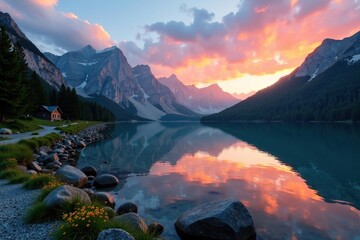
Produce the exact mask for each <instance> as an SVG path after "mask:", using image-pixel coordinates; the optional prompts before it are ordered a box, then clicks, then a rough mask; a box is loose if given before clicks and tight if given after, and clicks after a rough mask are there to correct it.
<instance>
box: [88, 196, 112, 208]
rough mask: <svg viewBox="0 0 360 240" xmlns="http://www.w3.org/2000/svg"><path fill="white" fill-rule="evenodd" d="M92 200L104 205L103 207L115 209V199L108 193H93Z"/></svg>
mask: <svg viewBox="0 0 360 240" xmlns="http://www.w3.org/2000/svg"><path fill="white" fill-rule="evenodd" d="M93 199H94V200H96V201H98V202H100V203H102V204H104V205H105V206H108V207H111V208H114V207H115V197H114V195H112V194H111V193H108V192H95V193H94V195H93Z"/></svg>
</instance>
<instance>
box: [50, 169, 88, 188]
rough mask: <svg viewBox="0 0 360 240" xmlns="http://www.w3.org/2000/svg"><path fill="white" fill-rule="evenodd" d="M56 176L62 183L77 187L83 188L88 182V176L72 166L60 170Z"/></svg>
mask: <svg viewBox="0 0 360 240" xmlns="http://www.w3.org/2000/svg"><path fill="white" fill-rule="evenodd" d="M55 176H56V177H58V178H59V179H60V180H61V181H63V182H65V183H68V184H72V185H73V186H75V187H83V186H84V185H85V184H86V183H87V181H88V179H87V176H86V175H85V174H84V173H83V172H82V171H80V170H79V169H77V168H76V167H73V166H70V165H65V166H63V167H61V168H59V170H57V171H56V174H55Z"/></svg>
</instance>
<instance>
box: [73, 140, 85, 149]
mask: <svg viewBox="0 0 360 240" xmlns="http://www.w3.org/2000/svg"><path fill="white" fill-rule="evenodd" d="M75 146H76V147H77V148H84V147H86V143H85V142H84V141H78V142H76V143H75Z"/></svg>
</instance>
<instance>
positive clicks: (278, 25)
mask: <svg viewBox="0 0 360 240" xmlns="http://www.w3.org/2000/svg"><path fill="white" fill-rule="evenodd" d="M356 5H358V4H357V2H356V1H340V0H267V1H264V0H244V1H241V3H240V4H239V6H238V9H237V11H236V12H233V13H229V14H227V15H226V16H223V18H222V20H221V21H213V19H214V14H213V13H209V12H207V11H206V10H205V9H196V8H193V9H190V10H189V11H190V12H192V16H193V21H192V22H191V23H190V24H185V23H184V22H176V21H170V22H165V23H164V22H157V23H153V24H149V25H147V26H146V27H145V29H146V32H145V33H144V34H141V36H145V38H144V39H143V41H144V43H145V44H144V47H142V48H140V47H138V46H137V45H136V44H134V43H133V42H122V43H120V47H121V48H122V49H123V51H124V52H125V55H126V56H127V57H128V59H129V60H130V62H131V63H132V64H138V63H147V64H150V65H151V66H152V67H153V68H154V69H155V70H154V73H155V75H157V76H163V75H167V73H168V72H170V71H171V69H172V70H173V72H175V73H176V74H177V75H178V76H179V77H180V79H182V80H184V81H185V82H187V83H199V82H216V81H219V80H226V79H233V78H237V77H239V76H242V75H244V74H252V75H262V74H272V73H275V72H277V71H281V70H283V69H290V68H295V67H297V66H299V65H300V64H301V62H302V61H303V60H304V58H305V57H306V55H307V54H309V53H310V52H311V51H312V50H313V49H314V48H315V47H317V46H318V45H319V44H320V43H321V41H322V40H323V39H325V38H336V39H341V38H344V37H347V36H350V35H351V34H354V33H355V32H356V31H359V30H360V25H359V22H360V12H359V6H356ZM146 33H151V34H154V33H155V34H157V36H158V38H157V39H156V40H153V39H152V38H148V37H147V36H146Z"/></svg>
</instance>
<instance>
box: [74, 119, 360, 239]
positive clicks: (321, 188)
mask: <svg viewBox="0 0 360 240" xmlns="http://www.w3.org/2000/svg"><path fill="white" fill-rule="evenodd" d="M322 126H323V125H321V126H315V125H311V126H310V127H308V126H307V125H306V126H305V125H300V127H299V126H298V125H296V126H288V125H286V124H281V125H276V124H256V125H252V124H244V125H242V124H236V127H230V125H226V126H225V127H226V129H224V130H226V131H227V132H229V133H231V134H234V136H231V135H229V134H227V133H225V132H222V131H220V130H219V129H215V128H212V127H203V126H201V125H199V124H186V123H176V124H175V123H174V124H167V126H166V127H165V126H164V125H162V124H159V123H152V124H143V125H136V124H120V125H115V129H114V132H113V138H112V139H107V140H105V141H102V142H99V143H97V144H94V145H90V146H89V147H88V148H87V149H85V151H84V154H83V156H82V157H81V158H80V160H79V165H80V166H82V165H81V164H83V165H95V166H96V167H99V168H98V169H100V171H104V172H111V173H113V174H115V175H117V176H120V177H124V178H126V179H123V180H122V181H121V182H122V183H123V184H124V185H123V186H119V187H118V188H117V189H120V190H117V191H116V198H117V205H119V204H121V203H123V202H126V201H134V202H136V203H137V204H138V205H139V211H140V214H142V215H144V216H145V217H146V218H147V219H156V220H158V221H159V222H161V223H163V224H164V225H165V226H166V228H165V231H166V232H165V235H174V234H175V232H174V227H173V224H174V222H175V219H176V218H177V217H178V216H179V215H180V214H182V213H183V212H184V211H186V210H188V209H190V208H191V207H194V206H197V205H199V204H201V203H204V202H208V201H211V200H219V199H225V198H233V199H238V200H241V201H242V202H243V203H244V204H245V205H246V206H247V207H248V208H249V211H250V213H251V214H252V216H253V218H254V222H255V225H256V229H257V231H258V232H259V233H260V234H261V236H263V238H264V239H355V238H356V237H357V236H360V214H359V211H358V210H356V209H355V208H353V207H351V206H348V205H341V204H337V203H326V202H324V200H323V197H324V198H325V199H326V197H327V196H331V197H332V199H340V200H347V201H350V202H352V203H357V202H356V201H352V200H354V199H355V200H356V199H357V198H356V196H357V192H356V191H358V190H357V189H356V186H359V181H358V177H357V176H354V174H353V173H352V172H351V171H347V170H351V169H352V168H351V165H350V164H347V165H345V169H346V171H345V170H344V169H343V168H340V166H342V165H341V164H339V163H338V162H337V161H338V159H344V160H346V161H347V162H349V163H352V162H351V160H352V157H353V156H354V154H353V153H357V151H359V150H354V146H355V145H356V143H357V142H356V141H357V140H356V139H358V138H359V137H357V138H356V137H355V141H353V138H352V137H351V131H350V133H349V131H348V130H347V129H343V128H342V127H341V128H332V127H326V126H325V127H322ZM355 132H356V131H353V133H355ZM335 133H336V134H335ZM235 136H236V137H235ZM324 136H326V137H324ZM356 136H357V135H356ZM238 138H242V139H244V140H245V141H246V142H244V141H240V140H239V139H238ZM324 139H325V140H326V141H325V140H324ZM339 139H340V140H341V141H339ZM358 140H359V139H358ZM358 142H359V141H358ZM248 143H250V144H251V145H250V144H248ZM342 143H346V144H345V145H346V146H342V145H341V144H342ZM327 150H328V152H326V151H327ZM330 155H331V156H330ZM274 156H276V157H274ZM104 160H107V161H109V164H103V161H104ZM352 161H353V160H352ZM283 162H285V163H287V164H289V165H285V164H283ZM309 163H311V164H309ZM329 163H330V164H329ZM97 164H98V165H97ZM354 166H356V165H354ZM294 169H295V170H296V171H295V170H294ZM357 169H358V168H357ZM352 171H353V172H355V171H354V169H352ZM349 172H351V173H352V174H348V173H349ZM129 173H133V174H130V175H129ZM298 173H301V175H299V174H298ZM330 173H331V174H330ZM334 173H335V174H334ZM138 174H141V175H142V176H137V175H138ZM144 174H147V175H144ZM304 179H306V180H304ZM347 179H351V180H352V181H351V182H350V183H349V184H348V185H346V184H347V182H348V181H347ZM309 181H311V183H312V186H316V188H314V189H316V190H314V189H312V188H310V187H309V185H308V184H309ZM344 186H346V187H347V188H346V192H345V191H344V190H343V189H345V188H344ZM348 186H351V188H350V187H348ZM318 192H320V193H321V196H320V195H319V194H318ZM324 193H326V194H324ZM344 193H346V194H347V195H344ZM350 193H351V194H350ZM344 196H346V197H344Z"/></svg>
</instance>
